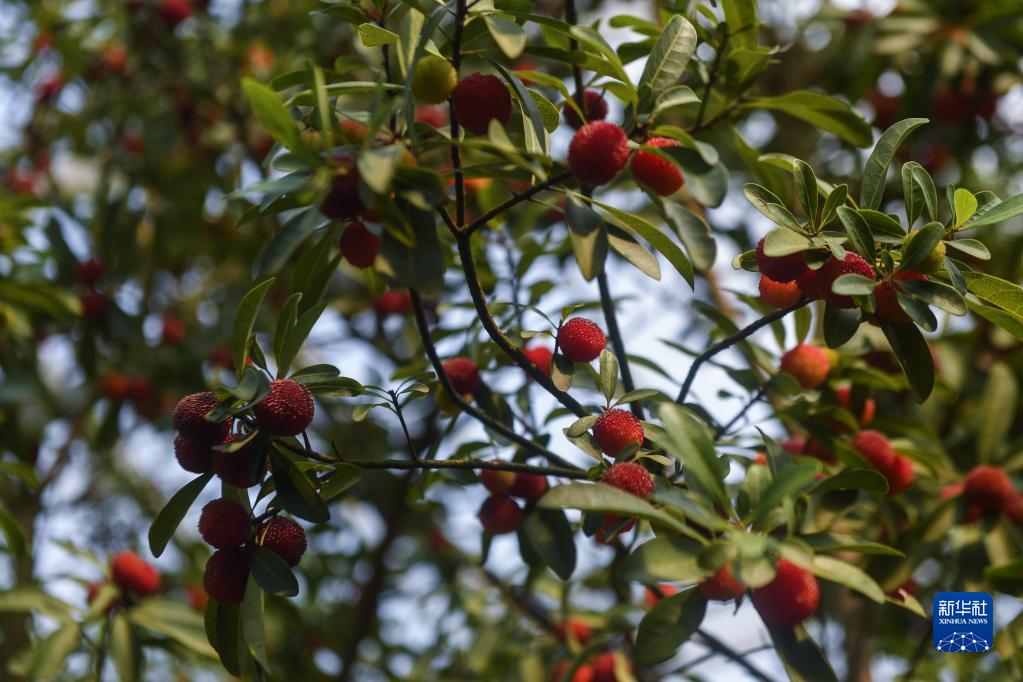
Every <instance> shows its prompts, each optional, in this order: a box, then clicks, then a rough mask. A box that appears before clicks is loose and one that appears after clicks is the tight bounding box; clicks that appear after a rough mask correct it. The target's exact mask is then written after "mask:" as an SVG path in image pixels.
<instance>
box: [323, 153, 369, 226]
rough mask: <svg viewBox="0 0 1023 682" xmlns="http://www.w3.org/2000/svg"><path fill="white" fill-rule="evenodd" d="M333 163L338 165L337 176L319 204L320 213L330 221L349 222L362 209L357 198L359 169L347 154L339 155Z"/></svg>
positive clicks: (360, 201)
mask: <svg viewBox="0 0 1023 682" xmlns="http://www.w3.org/2000/svg"><path fill="white" fill-rule="evenodd" d="M335 161H336V162H337V165H338V168H337V175H335V176H334V180H333V181H332V182H331V185H330V190H329V191H328V192H327V195H326V196H325V197H324V198H323V203H321V204H320V213H322V214H323V215H325V216H327V217H328V218H330V219H331V220H351V219H352V218H355V217H356V216H358V215H359V214H360V213H361V212H362V209H363V203H362V199H361V198H360V197H359V168H358V167H357V166H356V165H355V159H353V158H352V157H351V156H350V155H349V154H340V155H338V156H337V157H336V158H335Z"/></svg>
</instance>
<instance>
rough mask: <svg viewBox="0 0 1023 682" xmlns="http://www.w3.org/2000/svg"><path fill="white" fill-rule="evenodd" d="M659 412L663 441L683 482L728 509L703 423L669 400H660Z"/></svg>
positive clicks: (709, 438)
mask: <svg viewBox="0 0 1023 682" xmlns="http://www.w3.org/2000/svg"><path fill="white" fill-rule="evenodd" d="M659 416H660V418H661V424H662V425H663V426H664V430H665V434H666V436H667V442H664V443H663V445H664V447H665V449H667V450H668V452H669V454H671V455H672V456H674V457H675V458H676V459H678V461H680V462H681V463H682V466H683V467H684V468H685V479H686V483H688V484H689V487H690V488H692V489H693V490H695V491H697V492H699V493H700V494H702V495H703V496H705V497H706V498H707V499H708V500H710V501H711V502H713V503H715V504H716V505H718V506H720V507H721V508H722V509H724V510H725V511H726V512H727V511H730V510H731V508H732V503H731V500H730V498H729V497H728V493H727V492H726V491H725V485H724V481H723V473H722V470H721V466H720V464H719V463H718V458H717V453H716V452H715V451H714V442H713V440H712V439H711V437H710V433H709V431H708V430H707V426H706V425H705V424H704V423H703V422H702V421H700V420H699V419H698V418H697V417H696V416H695V415H693V414H692V413H691V412H690V411H689V410H687V409H686V408H684V407H681V406H680V405H675V404H672V403H664V404H662V405H661V408H660V412H659Z"/></svg>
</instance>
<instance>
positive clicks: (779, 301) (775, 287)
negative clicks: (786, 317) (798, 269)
mask: <svg viewBox="0 0 1023 682" xmlns="http://www.w3.org/2000/svg"><path fill="white" fill-rule="evenodd" d="M759 288H760V300H762V301H763V302H764V303H766V304H767V305H769V306H771V307H772V308H778V309H779V310H780V309H782V308H788V307H789V306H790V305H793V304H795V303H796V302H797V301H799V299H800V297H801V296H802V294H800V292H799V285H798V284H796V283H795V282H775V281H774V280H773V279H771V278H769V277H767V276H766V275H761V276H760V287H759Z"/></svg>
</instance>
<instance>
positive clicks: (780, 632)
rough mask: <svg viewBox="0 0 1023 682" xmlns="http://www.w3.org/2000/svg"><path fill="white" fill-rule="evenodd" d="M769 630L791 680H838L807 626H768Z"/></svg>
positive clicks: (812, 681)
mask: <svg viewBox="0 0 1023 682" xmlns="http://www.w3.org/2000/svg"><path fill="white" fill-rule="evenodd" d="M767 630H768V632H769V633H770V634H771V641H772V642H774V647H775V649H776V650H777V652H778V655H779V656H780V657H781V660H782V663H783V664H784V665H785V671H786V672H787V673H788V675H789V680H791V682H838V676H837V675H835V671H834V670H832V669H831V664H830V663H828V659H827V657H826V656H825V655H824V652H823V651H822V650H821V648H820V647H819V646H817V643H816V642H815V641H813V638H812V637H810V634H809V633H808V632H807V631H806V628H805V627H803V626H802V625H797V626H796V627H795V628H792V629H790V630H786V629H779V628H774V627H771V626H768V628H767Z"/></svg>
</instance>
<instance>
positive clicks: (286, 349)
mask: <svg viewBox="0 0 1023 682" xmlns="http://www.w3.org/2000/svg"><path fill="white" fill-rule="evenodd" d="M326 308H327V304H326V303H320V304H319V305H315V306H313V307H312V308H310V309H309V310H307V311H305V312H304V313H302V315H301V317H299V318H298V320H296V321H295V324H294V325H293V326H292V327H291V329H289V330H288V333H287V336H286V337H285V339H284V343H282V344H281V348H280V350H279V351H278V355H277V375H278V378H279V377H283V376H287V373H288V368H290V367H291V363H292V362H294V360H295V356H296V355H298V351H299V350H300V349H301V348H302V344H303V343H305V340H306V338H307V337H308V336H309V332H311V331H312V329H313V326H314V325H315V324H316V321H317V320H319V319H320V315H321V314H323V311H324V310H325V309H326Z"/></svg>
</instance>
